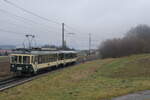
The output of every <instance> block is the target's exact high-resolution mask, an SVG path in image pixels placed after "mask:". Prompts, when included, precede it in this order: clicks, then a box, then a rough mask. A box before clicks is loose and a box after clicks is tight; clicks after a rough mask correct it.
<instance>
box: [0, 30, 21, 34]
mask: <svg viewBox="0 0 150 100" xmlns="http://www.w3.org/2000/svg"><path fill="white" fill-rule="evenodd" d="M0 31H1V32H6V33H14V34H19V35H20V34H21V32H14V31H10V30H5V29H0Z"/></svg>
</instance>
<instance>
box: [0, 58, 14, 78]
mask: <svg viewBox="0 0 150 100" xmlns="http://www.w3.org/2000/svg"><path fill="white" fill-rule="evenodd" d="M10 75H12V73H10V63H9V58H8V57H6V56H0V79H4V78H6V77H9V76H10Z"/></svg>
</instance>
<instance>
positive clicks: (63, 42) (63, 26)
mask: <svg viewBox="0 0 150 100" xmlns="http://www.w3.org/2000/svg"><path fill="white" fill-rule="evenodd" d="M64 28H65V24H64V23H62V49H63V50H64V48H65V29H64Z"/></svg>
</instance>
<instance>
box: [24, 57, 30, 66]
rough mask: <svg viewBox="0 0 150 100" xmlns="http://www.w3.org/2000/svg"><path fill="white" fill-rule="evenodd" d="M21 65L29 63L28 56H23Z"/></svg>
mask: <svg viewBox="0 0 150 100" xmlns="http://www.w3.org/2000/svg"><path fill="white" fill-rule="evenodd" d="M23 63H24V64H29V63H30V57H29V56H23Z"/></svg>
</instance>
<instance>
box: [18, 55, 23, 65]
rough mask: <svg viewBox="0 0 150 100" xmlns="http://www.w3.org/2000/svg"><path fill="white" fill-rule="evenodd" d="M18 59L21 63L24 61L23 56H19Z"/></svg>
mask: <svg viewBox="0 0 150 100" xmlns="http://www.w3.org/2000/svg"><path fill="white" fill-rule="evenodd" d="M18 58H19V59H18V60H19V63H20V64H21V63H22V56H18Z"/></svg>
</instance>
